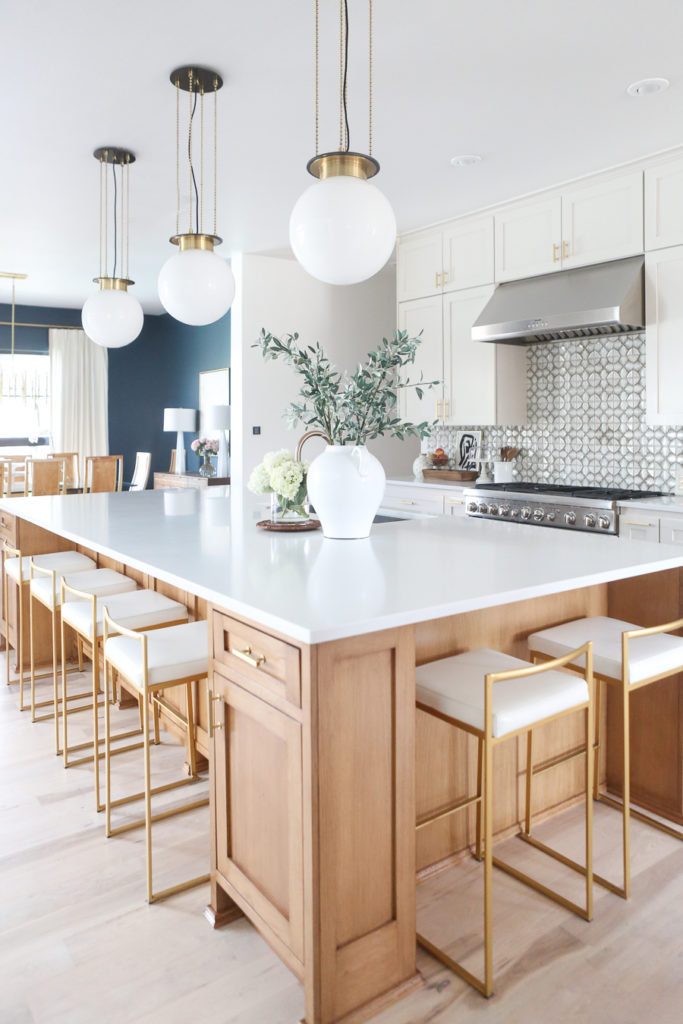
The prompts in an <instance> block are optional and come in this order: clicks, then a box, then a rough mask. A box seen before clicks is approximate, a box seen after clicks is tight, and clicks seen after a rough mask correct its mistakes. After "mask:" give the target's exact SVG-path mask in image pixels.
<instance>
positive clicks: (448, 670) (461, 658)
mask: <svg viewBox="0 0 683 1024" xmlns="http://www.w3.org/2000/svg"><path fill="white" fill-rule="evenodd" d="M584 656H585V659H586V667H585V669H583V670H582V672H581V674H582V676H583V678H582V679H578V678H576V676H575V675H573V674H572V673H568V672H558V671H557V669H561V668H564V666H565V665H567V664H568V663H569V662H570V661H572V660H574V659H576V658H577V657H582V658H583V657H584ZM415 676H416V683H417V706H418V708H420V710H422V711H425V712H427V713H428V714H430V715H434V716H435V717H436V718H440V719H442V720H443V721H444V722H447V723H448V724H449V725H453V726H455V727H456V728H458V729H462V730H464V731H465V732H467V733H470V734H471V735H473V736H476V738H477V744H478V773H477V789H478V792H477V795H476V796H475V797H471V798H468V799H465V800H462V801H460V802H459V803H457V804H456V805H455V806H453V807H450V808H448V809H447V810H445V811H437V812H436V813H435V814H431V815H429V816H428V817H426V818H423V819H421V820H419V821H418V822H417V826H416V828H417V831H419V830H420V829H423V828H426V827H427V826H428V825H430V824H431V823H432V822H434V821H439V820H441V819H443V818H445V817H446V816H448V815H450V814H455V813H456V812H458V811H463V810H465V809H466V808H468V807H472V806H476V812H477V819H476V820H477V832H476V851H475V856H476V859H477V860H481V859H482V815H483V819H484V826H483V832H484V835H483V859H484V980H483V981H482V980H481V979H480V978H478V977H476V975H474V974H472V973H471V972H470V971H468V970H467V969H466V968H465V967H463V966H462V964H459V963H457V962H456V961H455V960H453V959H452V958H451V957H450V956H449V955H448V954H447V953H446V952H445V951H444V950H442V949H440V948H439V947H438V946H435V945H434V944H433V943H432V942H430V941H429V939H427V938H425V937H424V936H423V935H421V934H418V935H417V941H418V944H419V945H421V946H423V947H424V948H425V949H426V950H428V951H429V952H430V953H431V954H432V955H433V956H435V957H436V958H437V959H438V960H440V961H441V963H443V964H445V965H446V967H448V968H450V970H452V971H453V972H454V973H455V974H457V975H458V976H459V977H461V978H463V979H464V980H465V981H466V982H468V983H469V984H470V985H472V986H473V987H474V988H476V989H477V991H478V992H480V993H481V994H482V995H484V996H487V997H488V996H490V995H492V993H493V909H492V907H493V904H492V875H493V867H494V866H495V867H497V868H500V869H501V870H502V871H505V872H506V873H507V874H509V875H512V877H513V878H516V879H518V880H519V881H520V882H524V883H525V884H526V885H529V886H531V887H532V888H533V889H535V890H536V891H537V892H540V893H542V894H543V895H544V896H547V897H549V898H550V899H552V900H554V901H555V902H556V903H559V904H560V905H561V906H563V907H565V908H566V909H567V910H571V911H573V913H575V914H578V916H579V917H581V918H583V919H584V920H585V921H590V920H591V919H592V917H593V874H592V871H593V867H592V865H593V801H592V799H591V790H592V786H593V756H592V747H591V743H592V736H593V674H592V651H591V645H590V644H589V643H587V644H584V645H583V646H582V647H581V648H580V649H579V650H578V651H572V652H571V653H570V654H568V655H567V656H566V657H564V658H556V659H554V660H553V661H550V662H548V663H547V664H544V665H531V664H529V662H527V661H521V660H520V659H519V658H513V657H510V656H509V655H506V654H501V653H500V651H492V650H487V649H481V650H476V651H469V652H467V653H465V654H457V655H454V656H453V657H450V658H442V659H440V660H439V661H433V662H430V663H429V664H427V665H420V666H418V667H417V669H416V672H415ZM576 711H584V712H585V718H586V747H585V750H584V751H583V753H584V754H585V759H586V787H585V792H586V866H585V868H584V869H583V870H584V873H585V876H586V899H585V906H580V905H579V904H577V903H573V902H572V901H571V900H568V899H566V898H565V897H564V896H562V895H561V894H560V893H558V892H556V891H555V890H553V889H550V888H548V887H547V886H545V885H542V884H541V883H540V882H537V881H536V880H535V879H534V878H532V877H531V876H530V875H527V874H525V873H524V872H522V871H519V870H518V869H517V868H515V867H512V865H509V864H507V863H505V862H504V861H502V860H500V859H499V858H498V857H494V856H493V748H494V746H495V745H496V744H498V743H501V742H504V741H505V740H507V739H510V738H512V737H513V736H518V735H519V734H520V733H523V732H527V731H528V730H529V728H530V727H532V726H537V725H542V724H544V723H546V722H550V721H552V720H553V719H556V718H560V717H563V716H564V715H569V714H573V713H575V712H576ZM574 756H575V754H574V753H571V754H568V755H566V756H564V757H561V758H558V759H557V760H556V761H555V762H554V763H553V764H554V766H555V765H558V764H561V763H563V762H564V761H566V760H569V759H570V758H571V757H574ZM531 768H532V766H531V765H530V764H527V773H529V772H530V771H531Z"/></svg>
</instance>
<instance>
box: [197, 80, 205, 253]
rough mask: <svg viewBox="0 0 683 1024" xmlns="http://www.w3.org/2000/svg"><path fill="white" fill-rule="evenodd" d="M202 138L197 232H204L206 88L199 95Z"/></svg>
mask: <svg viewBox="0 0 683 1024" xmlns="http://www.w3.org/2000/svg"><path fill="white" fill-rule="evenodd" d="M199 113H200V119H199V123H200V133H199V134H200V138H199V224H198V225H197V231H198V232H199V233H200V234H202V232H203V230H204V86H202V87H201V90H200V93H199Z"/></svg>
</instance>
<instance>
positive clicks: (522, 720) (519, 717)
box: [415, 648, 588, 737]
mask: <svg viewBox="0 0 683 1024" xmlns="http://www.w3.org/2000/svg"><path fill="white" fill-rule="evenodd" d="M530 667H531V663H530V662H528V661H522V660H521V659H520V658H513V657H511V656H510V655H508V654H501V652H500V651H492V650H489V649H488V648H481V649H480V650H477V651H467V652H466V653H464V654H456V655H454V656H453V657H451V658H442V659H441V660H440V661H433V662H431V663H430V664H429V665H419V666H418V667H417V669H416V670H415V677H416V682H417V700H418V703H419V704H424V705H426V706H427V707H430V708H433V709H434V710H435V711H440V712H441V714H443V715H447V716H448V717H449V718H455V719H457V720H458V721H460V722H464V723H465V725H470V726H472V727H473V728H474V729H481V730H482V731H483V730H484V729H485V719H484V702H485V696H486V687H485V684H484V677H485V676H486V675H487V674H488V673H490V672H508V671H510V669H517V668H530ZM587 700H588V686H587V685H586V681H585V680H584V679H582V678H581V677H580V676H576V675H573V674H571V673H569V672H558V671H549V672H542V673H540V674H539V675H534V676H528V677H526V678H522V679H508V680H505V681H503V682H500V683H495V684H494V687H493V735H494V737H499V736H505V735H506V734H507V733H509V732H515V731H516V730H517V729H524V728H526V727H527V726H530V725H533V724H534V723H535V722H540V721H542V720H543V719H544V718H548V717H549V716H550V715H556V714H559V713H560V712H562V711H568V710H569V709H570V708H573V707H576V706H577V705H579V704H585V703H586V701H587Z"/></svg>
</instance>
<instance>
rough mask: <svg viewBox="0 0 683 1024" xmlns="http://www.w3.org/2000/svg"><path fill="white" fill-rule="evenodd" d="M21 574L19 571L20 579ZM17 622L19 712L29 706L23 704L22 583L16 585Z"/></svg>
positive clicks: (26, 709)
mask: <svg viewBox="0 0 683 1024" xmlns="http://www.w3.org/2000/svg"><path fill="white" fill-rule="evenodd" d="M22 578H23V573H22V572H21V570H20V579H22ZM17 606H18V611H17V622H18V629H19V710H20V711H28V709H29V707H30V704H24V589H23V583H18V584H17Z"/></svg>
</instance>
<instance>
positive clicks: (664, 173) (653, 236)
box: [645, 160, 683, 250]
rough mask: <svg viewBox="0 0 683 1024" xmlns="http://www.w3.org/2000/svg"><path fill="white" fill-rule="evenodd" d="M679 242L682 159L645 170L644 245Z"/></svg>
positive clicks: (681, 235) (653, 246)
mask: <svg viewBox="0 0 683 1024" xmlns="http://www.w3.org/2000/svg"><path fill="white" fill-rule="evenodd" d="M681 244H683V160H671V161H669V162H668V163H666V164H662V165H661V167H651V168H649V169H648V170H646V171H645V248H646V250H649V249H664V248H666V247H667V246H670V245H681Z"/></svg>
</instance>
